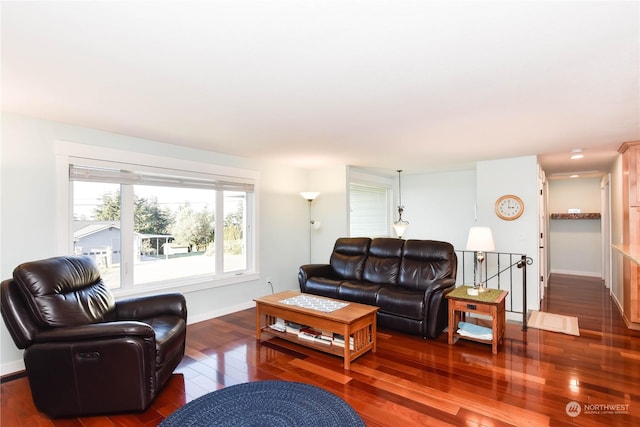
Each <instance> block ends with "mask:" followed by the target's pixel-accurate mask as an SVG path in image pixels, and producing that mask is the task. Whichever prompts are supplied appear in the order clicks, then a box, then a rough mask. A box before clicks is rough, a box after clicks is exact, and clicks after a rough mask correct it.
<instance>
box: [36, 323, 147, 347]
mask: <svg viewBox="0 0 640 427" xmlns="http://www.w3.org/2000/svg"><path fill="white" fill-rule="evenodd" d="M132 336H137V337H140V338H154V339H155V332H154V331H153V328H152V327H151V326H150V325H147V324H146V323H143V322H135V321H125V322H105V323H93V324H90V325H80V326H68V327H64V328H53V329H49V330H46V331H42V332H39V333H37V334H36V336H35V337H34V340H33V342H34V343H43V342H64V341H83V340H95V339H105V338H123V337H132Z"/></svg>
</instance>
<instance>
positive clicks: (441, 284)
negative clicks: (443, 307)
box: [428, 277, 456, 292]
mask: <svg viewBox="0 0 640 427" xmlns="http://www.w3.org/2000/svg"><path fill="white" fill-rule="evenodd" d="M455 285H456V279H452V278H450V277H447V278H446V279H440V280H437V281H435V282H433V283H432V284H431V286H429V291H428V292H436V291H441V290H443V289H447V288H452V287H454V286H455Z"/></svg>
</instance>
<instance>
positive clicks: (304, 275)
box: [298, 264, 339, 292]
mask: <svg viewBox="0 0 640 427" xmlns="http://www.w3.org/2000/svg"><path fill="white" fill-rule="evenodd" d="M316 276H319V277H326V278H328V279H339V277H338V276H337V275H336V273H335V271H334V270H333V268H332V267H331V266H330V265H329V264H306V265H302V266H300V269H299V270H298V284H299V285H300V290H301V291H302V292H304V289H305V286H306V284H307V280H309V278H311V277H316Z"/></svg>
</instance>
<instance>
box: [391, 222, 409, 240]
mask: <svg viewBox="0 0 640 427" xmlns="http://www.w3.org/2000/svg"><path fill="white" fill-rule="evenodd" d="M408 226H409V222H407V221H403V220H402V219H399V220H398V221H396V222H394V223H393V229H394V230H395V231H396V235H397V236H398V238H400V239H402V236H403V235H404V231H405V230H406V229H407V227H408Z"/></svg>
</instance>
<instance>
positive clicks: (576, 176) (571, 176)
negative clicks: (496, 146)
mask: <svg viewBox="0 0 640 427" xmlns="http://www.w3.org/2000/svg"><path fill="white" fill-rule="evenodd" d="M579 176H580V175H576V174H573V175H569V178H578V177H579Z"/></svg>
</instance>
